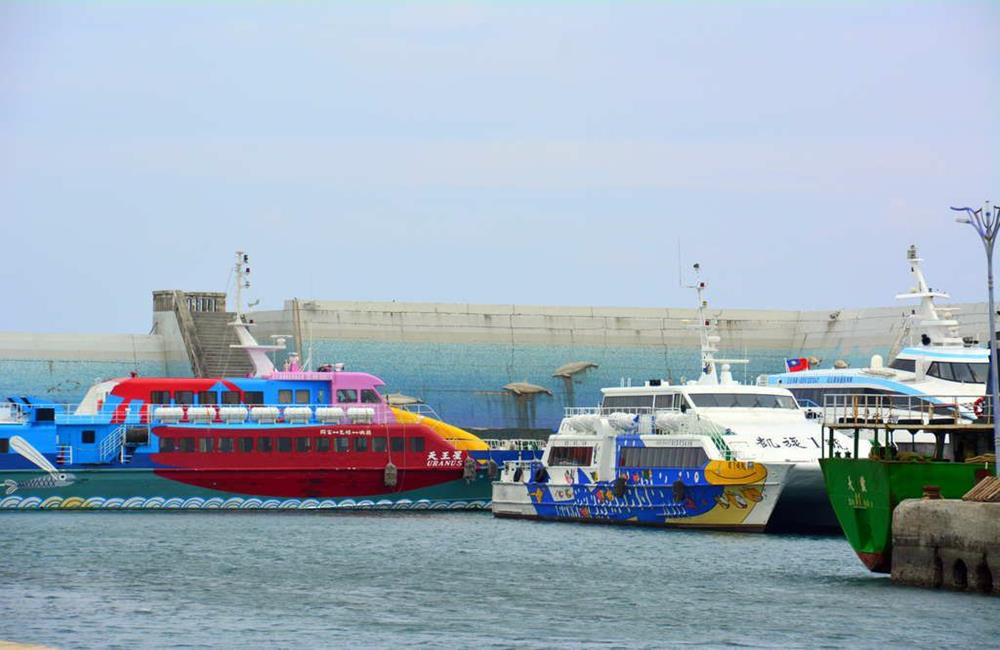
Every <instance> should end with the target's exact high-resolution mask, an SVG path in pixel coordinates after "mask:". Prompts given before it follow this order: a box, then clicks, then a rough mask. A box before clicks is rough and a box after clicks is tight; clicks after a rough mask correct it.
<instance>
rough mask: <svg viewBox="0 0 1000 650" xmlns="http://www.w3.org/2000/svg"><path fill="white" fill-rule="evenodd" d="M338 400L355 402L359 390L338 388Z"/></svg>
mask: <svg viewBox="0 0 1000 650" xmlns="http://www.w3.org/2000/svg"><path fill="white" fill-rule="evenodd" d="M337 401H338V402H340V403H341V404H353V403H355V402H357V401H358V391H356V390H354V389H353V388H338V389H337Z"/></svg>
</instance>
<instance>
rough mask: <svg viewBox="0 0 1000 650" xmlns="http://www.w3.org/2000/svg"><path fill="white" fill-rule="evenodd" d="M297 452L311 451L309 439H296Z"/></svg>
mask: <svg viewBox="0 0 1000 650" xmlns="http://www.w3.org/2000/svg"><path fill="white" fill-rule="evenodd" d="M295 451H298V452H307V451H309V438H296V439H295Z"/></svg>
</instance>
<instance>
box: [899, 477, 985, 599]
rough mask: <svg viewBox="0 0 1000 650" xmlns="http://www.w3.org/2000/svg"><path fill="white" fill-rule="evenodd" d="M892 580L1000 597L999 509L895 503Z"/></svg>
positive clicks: (944, 502)
mask: <svg viewBox="0 0 1000 650" xmlns="http://www.w3.org/2000/svg"><path fill="white" fill-rule="evenodd" d="M986 481H990V482H991V483H1000V482H998V481H997V480H996V479H986V480H985V481H984V483H985V482H986ZM892 580H893V582H896V583H900V584H907V585H913V586H917V587H930V588H935V589H938V588H942V589H950V590H955V591H976V592H980V593H984V594H992V595H994V596H997V595H1000V503H989V502H985V503H984V502H977V501H965V500H961V499H922V500H921V499H908V500H906V501H904V502H902V503H900V504H899V506H897V507H896V510H895V513H894V515H893V522H892Z"/></svg>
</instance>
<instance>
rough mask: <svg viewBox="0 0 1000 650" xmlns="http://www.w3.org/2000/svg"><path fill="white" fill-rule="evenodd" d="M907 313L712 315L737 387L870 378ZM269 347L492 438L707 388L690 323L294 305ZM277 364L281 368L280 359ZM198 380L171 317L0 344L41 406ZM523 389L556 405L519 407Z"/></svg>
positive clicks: (507, 310) (554, 313) (0, 367)
mask: <svg viewBox="0 0 1000 650" xmlns="http://www.w3.org/2000/svg"><path fill="white" fill-rule="evenodd" d="M961 308H962V309H961V312H960V314H959V318H960V321H961V322H962V329H963V332H964V333H966V334H976V335H983V334H985V331H986V315H985V308H984V306H983V305H961ZM905 313H906V308H905V307H903V306H901V305H900V306H896V307H886V308H875V309H853V310H852V309H843V310H836V309H834V310H818V311H781V310H743V309H740V310H727V309H722V310H712V311H710V315H711V317H712V318H714V319H718V320H719V323H720V325H719V333H720V335H721V336H722V345H721V348H722V353H723V354H724V355H727V356H735V357H748V358H750V359H751V361H752V363H751V364H749V365H748V366H745V367H744V366H736V367H735V368H734V374H735V375H736V376H737V378H740V379H746V380H749V381H753V379H754V378H755V377H756V376H757V375H758V374H761V373H769V372H778V371H780V370H781V369H782V366H783V360H784V359H785V358H786V357H790V356H816V357H820V358H822V359H823V360H824V365H830V364H831V363H832V362H833V361H834V360H835V359H840V358H843V359H845V360H847V361H849V362H850V363H851V364H852V365H863V364H866V363H867V361H868V359H869V358H870V356H871V355H872V354H873V353H875V352H878V353H881V354H883V355H885V354H886V353H887V352H888V351H889V349H890V347H892V345H893V344H894V342H895V341H896V339H897V338H898V335H899V332H900V328H901V324H902V317H903V315H904V314H905ZM252 318H253V320H254V321H255V323H256V327H255V329H254V334H255V336H257V338H258V339H259V340H261V341H262V342H264V341H267V340H268V337H269V336H271V335H276V334H293V335H294V334H296V333H297V331H299V332H301V339H302V340H301V341H300V342H299V343H300V344H301V345H302V347H303V352H304V356H305V357H308V356H309V355H310V353H311V356H312V361H313V365H316V364H318V363H321V362H344V363H346V364H347V366H348V367H349V368H351V369H357V370H360V369H364V370H366V371H369V372H372V373H374V374H376V375H379V376H380V377H382V378H383V379H384V380H385V381H386V382H387V384H388V385H389V389H390V390H391V391H393V392H396V391H398V392H403V393H406V394H409V395H414V396H416V397H420V398H422V399H424V400H425V401H426V402H427V403H429V404H430V405H431V406H433V407H434V408H435V409H437V410H438V412H439V413H440V414H441V415H442V416H443V417H445V418H446V419H448V420H449V421H451V422H454V423H456V424H459V425H461V426H466V427H483V428H522V429H551V428H554V427H555V426H556V425H557V424H558V422H559V418H560V417H561V414H562V409H563V407H564V406H572V405H578V406H583V405H593V404H595V403H596V402H597V400H598V399H599V398H600V388H601V387H603V386H617V385H619V384H620V383H621V382H622V381H623V380H627V379H628V378H631V379H632V380H634V381H635V382H641V381H642V380H644V379H648V378H666V379H670V380H672V381H680V380H682V379H685V378H694V377H696V376H697V374H698V370H699V369H698V365H699V364H698V349H697V347H698V335H697V332H696V331H695V330H694V329H692V325H694V323H695V322H696V320H697V315H696V313H695V311H694V310H692V309H674V308H663V309H652V308H647V309H642V308H612V307H540V306H525V305H472V304H442V303H395V302H331V301H298V305H297V308H296V302H295V301H291V300H290V301H286V303H285V306H284V309H281V310H272V311H261V312H255V313H254V314H253V315H252ZM277 361H278V363H279V364H280V363H281V362H282V361H283V357H282V355H278V359H277ZM573 361H589V362H592V363H595V364H597V368H593V369H590V370H587V371H585V372H583V373H581V374H579V375H576V376H574V377H573V378H571V379H564V378H557V377H553V376H552V373H553V371H554V370H555V369H556V368H558V367H559V366H561V365H563V364H566V363H569V362H573ZM130 370H138V371H139V372H140V373H141V374H144V375H157V374H170V375H188V374H190V372H191V369H190V367H189V365H188V359H187V355H186V352H185V349H184V344H183V341H182V339H181V336H180V331H179V329H178V326H177V322H176V318H175V316H174V314H173V312H172V311H155V312H154V314H153V333H152V334H150V335H30V334H0V394H8V393H18V392H20V393H44V394H52V395H58V396H59V397H60V398H64V399H66V400H72V399H78V398H79V396H81V395H82V392H83V390H85V388H86V386H88V385H89V384H90V383H92V382H93V381H94V380H95V379H98V378H106V377H111V376H122V375H126V374H127V373H128V372H129V371H130ZM513 381H528V382H530V383H533V384H538V385H540V386H542V387H544V388H546V389H547V390H549V391H550V392H551V393H552V395H551V396H550V395H545V394H541V395H538V396H536V397H534V398H519V397H516V396H514V395H512V394H511V393H509V392H507V391H504V390H503V386H504V385H505V384H507V383H510V382H513Z"/></svg>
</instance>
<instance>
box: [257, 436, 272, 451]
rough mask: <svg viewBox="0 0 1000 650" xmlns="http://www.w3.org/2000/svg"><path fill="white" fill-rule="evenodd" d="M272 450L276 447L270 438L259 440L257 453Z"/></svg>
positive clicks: (265, 437)
mask: <svg viewBox="0 0 1000 650" xmlns="http://www.w3.org/2000/svg"><path fill="white" fill-rule="evenodd" d="M272 449H274V445H273V443H272V442H271V438H270V437H269V436H264V437H263V438H257V451H263V452H270V451H271V450H272Z"/></svg>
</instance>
